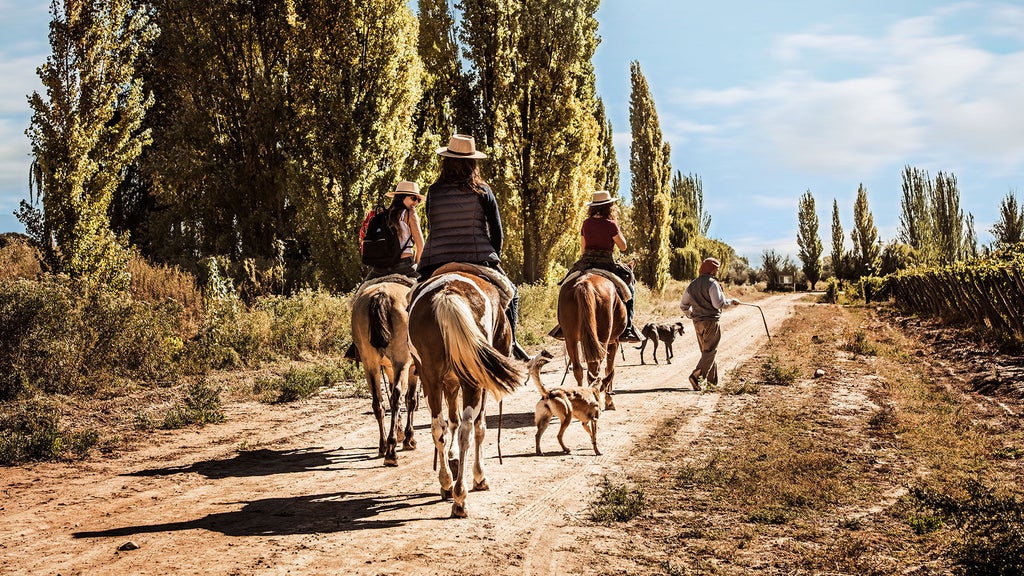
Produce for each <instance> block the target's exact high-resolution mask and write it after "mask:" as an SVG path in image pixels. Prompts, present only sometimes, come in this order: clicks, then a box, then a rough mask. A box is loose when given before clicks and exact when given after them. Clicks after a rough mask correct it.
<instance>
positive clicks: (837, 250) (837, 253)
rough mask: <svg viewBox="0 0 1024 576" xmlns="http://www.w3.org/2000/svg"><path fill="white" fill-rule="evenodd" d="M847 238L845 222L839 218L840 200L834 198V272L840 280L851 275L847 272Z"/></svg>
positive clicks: (832, 254) (832, 256)
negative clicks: (844, 231) (844, 232)
mask: <svg viewBox="0 0 1024 576" xmlns="http://www.w3.org/2000/svg"><path fill="white" fill-rule="evenodd" d="M845 241H846V239H845V237H844V236H843V222H842V221H841V220H840V219H839V201H837V200H836V199H835V198H833V199H832V253H831V254H830V256H831V258H832V274H833V275H834V276H835V277H836V278H838V279H839V280H844V279H847V278H848V277H849V275H848V274H847V271H846V269H847V267H848V266H847V263H846V248H845V247H844V243H845Z"/></svg>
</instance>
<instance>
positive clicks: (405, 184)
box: [385, 180, 427, 201]
mask: <svg viewBox="0 0 1024 576" xmlns="http://www.w3.org/2000/svg"><path fill="white" fill-rule="evenodd" d="M399 194H405V195H408V196H418V197H419V199H420V200H421V201H422V200H426V199H427V197H426V196H425V195H423V194H420V186H419V184H417V183H415V182H410V181H409V180H402V181H401V182H399V183H398V184H397V185H395V191H394V192H388V193H387V194H385V196H387V197H388V198H394V197H395V196H398V195H399Z"/></svg>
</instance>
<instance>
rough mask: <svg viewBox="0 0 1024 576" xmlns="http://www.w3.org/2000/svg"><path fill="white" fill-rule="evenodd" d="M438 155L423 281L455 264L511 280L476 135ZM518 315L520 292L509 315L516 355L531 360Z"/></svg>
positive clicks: (495, 205)
mask: <svg viewBox="0 0 1024 576" xmlns="http://www.w3.org/2000/svg"><path fill="white" fill-rule="evenodd" d="M437 154H438V155H439V156H441V173H440V174H439V175H438V177H437V180H436V181H435V182H434V183H433V184H431V185H430V188H429V190H428V191H429V193H428V194H427V202H426V205H427V222H428V223H429V227H430V234H429V235H428V236H427V241H426V245H425V246H424V247H423V255H422V256H421V257H420V264H419V268H418V270H419V274H420V280H426V279H427V278H429V277H430V275H431V274H433V273H434V271H435V270H437V269H438V268H440V267H441V266H443V265H444V264H448V263H451V262H467V263H470V264H478V265H482V266H486V267H488V268H493V269H495V270H497V271H498V272H500V273H501V274H502V275H506V274H505V272H504V271H503V270H502V269H501V266H500V262H501V247H502V243H503V242H504V240H505V231H504V229H503V228H502V226H501V215H500V214H499V213H498V201H497V199H496V198H495V197H494V192H493V191H492V190H491V187H490V186H489V185H488V184H487V183H486V182H484V180H483V178H482V177H481V175H480V167H479V166H478V164H477V160H478V159H482V158H487V155H486V154H484V153H482V152H479V151H477V149H476V142H475V141H474V140H473V137H472V136H466V135H463V134H456V135H454V136H452V138H451V140H449V142H448V146H446V147H443V148H438V149H437ZM506 276H507V275H506ZM518 315H519V293H518V291H517V292H516V293H515V295H514V296H513V297H512V299H511V301H510V302H509V305H508V308H506V309H505V316H506V317H507V318H508V321H509V324H510V325H511V327H512V356H513V357H514V358H516V359H518V360H527V359H529V356H527V354H526V351H525V350H523V348H522V346H520V345H519V342H518V341H516V321H517V320H518Z"/></svg>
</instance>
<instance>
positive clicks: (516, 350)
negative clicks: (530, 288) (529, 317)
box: [505, 291, 530, 362]
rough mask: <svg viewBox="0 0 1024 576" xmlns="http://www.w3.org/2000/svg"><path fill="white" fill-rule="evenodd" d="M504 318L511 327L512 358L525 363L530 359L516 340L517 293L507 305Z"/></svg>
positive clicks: (517, 317) (517, 318)
mask: <svg viewBox="0 0 1024 576" xmlns="http://www.w3.org/2000/svg"><path fill="white" fill-rule="evenodd" d="M505 317H506V318H508V323H509V326H511V327H512V357H513V358H515V359H516V360H520V361H523V362H525V361H527V360H529V359H530V355H529V354H527V353H526V350H523V347H522V346H520V345H519V341H518V340H516V323H517V322H518V320H519V292H518V291H517V292H516V295H515V296H513V297H512V301H511V302H509V303H508V307H507V308H505Z"/></svg>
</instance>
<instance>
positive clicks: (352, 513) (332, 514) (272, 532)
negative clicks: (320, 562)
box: [73, 492, 449, 538]
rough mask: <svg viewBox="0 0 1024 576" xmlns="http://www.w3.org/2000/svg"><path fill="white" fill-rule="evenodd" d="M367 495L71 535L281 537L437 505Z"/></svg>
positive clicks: (300, 500)
mask: <svg viewBox="0 0 1024 576" xmlns="http://www.w3.org/2000/svg"><path fill="white" fill-rule="evenodd" d="M368 494H369V493H367V492H355V493H353V492H338V493H334V494H317V495H311V496H297V497H293V498H267V499H264V500H256V501H253V502H249V503H248V504H246V505H245V506H243V507H242V508H241V509H240V510H235V511H232V512H221V513H218V514H210V515H208V516H205V517H203V518H197V519H195V520H188V521H184V522H165V523H162V524H149V525H140V526H123V527H120V528H110V529H107V530H94V531H83V532H75V533H74V534H73V536H74V537H75V538H107V537H114V536H118V537H123V536H133V535H136V534H150V533H156V532H177V531H181V530H195V529H201V530H210V531H213V532H220V533H221V534H224V535H226V536H280V535H288V534H314V533H320V534H324V533H329V532H348V531H351V530H376V529H381V528H392V527H395V526H402V525H404V524H405V523H407V522H409V521H411V520H423V519H424V518H423V517H422V515H416V516H415V517H411V518H393V519H388V520H380V519H378V520H375V519H374V517H375V516H378V515H380V514H383V513H387V512H394V511H400V510H411V509H414V508H418V507H421V506H427V505H432V504H437V503H439V502H440V501H439V499H438V496H437V495H436V494H426V493H421V494H406V495H396V496H381V495H372V496H371V495H368ZM444 512H445V513H447V512H449V508H448V507H447V506H445V507H444Z"/></svg>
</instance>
